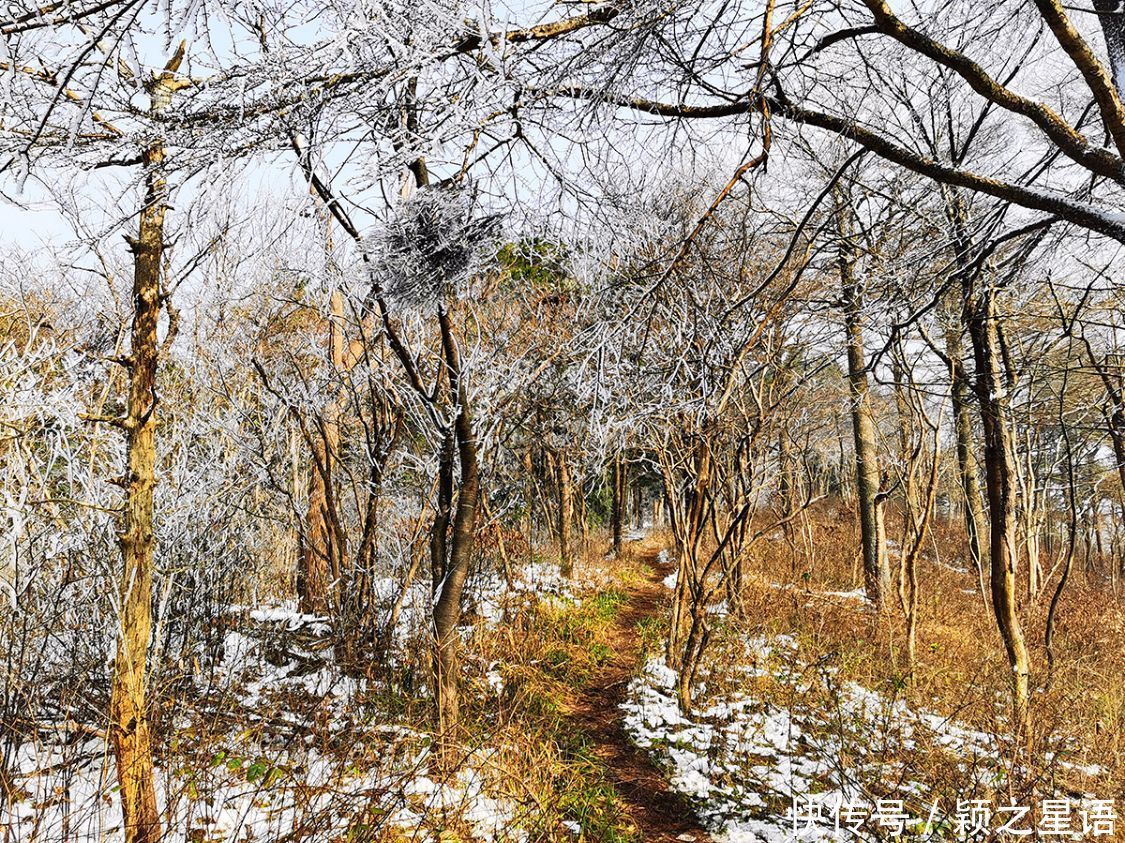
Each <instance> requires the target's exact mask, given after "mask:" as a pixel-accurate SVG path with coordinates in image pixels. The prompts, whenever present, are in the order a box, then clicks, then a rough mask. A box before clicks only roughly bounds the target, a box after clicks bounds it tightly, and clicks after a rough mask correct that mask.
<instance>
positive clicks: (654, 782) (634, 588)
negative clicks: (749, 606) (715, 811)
mask: <svg viewBox="0 0 1125 843" xmlns="http://www.w3.org/2000/svg"><path fill="white" fill-rule="evenodd" d="M639 561H640V562H641V563H642V565H643V566H645V568H644V569H645V570H648V571H650V572H651V573H650V575H649V576H648V577H647V578H644V579H641V580H638V581H636V582H634V583H633V584H631V585H630V586H629V587H628V588H627V589H625V593H626V595H627V601H626V602H625V604H624V605H623V606H622V607H621V610H620V611H619V612H618V614H617V616H616V620H615V623H614V626H613V627H612V628H611V629H610V630H609V637H608V639H607V641H606V643H607V644H608V645H609V646H610V648H611V650H612V653H613V657H612V658H611V659H610V660H608V661H607V662H606V663H605V664H604V665H603V666H602V667H601V669H600V670H599V671H598V672H597V673H596V674H595V675H594V676H593V677H591V681H590V682H589V683H588V684H586V685H585V687H583V689H582V692H581V694H580V696H579V698H578V699H577V701H576V703H575V705H574V708H573V711H572V712H571V715H570V716H571V718H572V719H573V721H574V723H575V725H577V726H578V727H580V728H581V729H582V730H583V731H584V732H585V733H586V734H587V735H588V736H589V737H590V740H591V741H592V742H593V744H594V748H595V753H596V754H597V756H598V757H599V758H600V759H601V760H602V761H603V762H604V763H605V765H606V767H607V768H608V769H609V774H610V778H611V780H612V781H613V784H614V786H615V787H616V789H617V792H618V793H619V794H620V796H621V799H622V802H623V803H624V804H625V807H626V808H627V810H628V812H629V815H630V817H631V818H632V820H633V822H634V823H635V824H636V826H637V828H638V829H639V831H640V833H641V839H642V840H643V841H645V843H671V841H680V843H688V841H694V843H710V840H711V838H710V836H709V835H708V833H707V831H706V829H705V828H704V827H703V825H702V824H701V823H700V821H699V818H698V817H697V816H696V814H695V811H694V810H693V809H692V807H691V805H690V804H689V803H688V802H687V800H686V799H685V798H684V797H683V796H681V795H680V794H679V793H676V792H675V791H673V790H672V789H671V788H670V787H669V786H668V780H667V778H666V777H665V775H664V773H663V772H662V771H661V770H660V769H659V768H658V767H657V766H656V765H655V764H654V763H653V762H652V761H651V760H650V759H649V757H648V755H647V754H646V753H645V751H644V750H642V749H638V748H637V747H636V746H634V745H633V743H632V742H631V741H630V740H629V736H628V734H626V732H625V727H624V715H623V713H622V710H621V704H622V703H623V702H624V701H625V695H626V693H627V691H628V687H629V680H630V679H631V678H632V676H633V674H634V672H635V671H636V666H637V662H638V660H639V659H640V655H641V640H640V634H639V625H640V624H641V623H642V622H643V621H644V620H645V619H647V618H652V617H656V616H658V615H659V614H660V613H661V612H663V611H665V610H666V608H667V604H668V596H669V592H668V590H667V589H666V588H664V586H663V585H662V584H661V581H662V580H663V579H664V577H666V576H667V575H668V574H669V573H671V571H672V569H673V566H672V565H671V564H670V563H667V562H663V561H661V558H660V555H659V551H658V550H657V549H647V551H646V552H645V553H644V554H643V555H642V556H641V558H640V560H639Z"/></svg>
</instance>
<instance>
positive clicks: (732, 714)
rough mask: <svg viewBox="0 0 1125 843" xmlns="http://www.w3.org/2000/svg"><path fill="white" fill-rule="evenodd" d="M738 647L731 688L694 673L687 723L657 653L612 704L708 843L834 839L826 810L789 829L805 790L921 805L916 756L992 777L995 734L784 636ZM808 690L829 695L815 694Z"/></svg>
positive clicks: (834, 799) (826, 798)
mask: <svg viewBox="0 0 1125 843" xmlns="http://www.w3.org/2000/svg"><path fill="white" fill-rule="evenodd" d="M743 643H744V649H745V657H744V658H740V659H738V660H737V661H738V664H737V666H736V667H734V668H733V673H734V674H735V676H734V678H735V679H736V680H737V681H734V682H731V683H730V686H731V687H733V688H734V689H735V690H732V691H729V692H726V693H715V694H711V695H708V694H707V693H706V686H707V680H708V679H710V678H712V677H709V676H707V675H704V676H703V680H704V681H703V682H702V683H700V688H699V693H698V694H697V697H698V699H697V701H696V706H697V710H696V711H695V712H694V713H693V714H692V716H690V717H685V716H684V715H683V714H681V713H680V710H679V706H678V704H677V698H676V676H675V672H674V671H672V670H670V669H669V668H667V667H666V666H665V665H664V663H663V661H662V660H661V659H659V658H654V659H652V660H650V661H649V662H648V663H647V665H646V667H645V670H644V672H643V674H642V675H641V676H640V677H639V678H637V679H635V680H634V681H633V682H632V684H631V686H630V689H629V694H628V698H627V701H626V702H625V703H624V704H623V705H622V708H623V709H624V712H625V727H626V729H627V731H628V732H629V734H630V736H631V737H632V738H633V740H634V741H635V742H636V744H637V745H638V746H641V747H644V748H646V749H648V750H649V751H650V752H651V753H652V754H653V755H654V756H655V757H656V758H657V759H658V761H659V762H660V763H661V764H662V765H664V766H665V767H666V768H667V769H668V771H669V775H670V782H671V785H672V787H673V788H674V789H676V790H677V791H679V792H681V793H683V794H685V795H686V796H688V797H689V798H690V799H691V801H692V802H693V804H694V805H695V806H696V808H697V810H698V812H699V814H700V817H701V819H703V821H704V823H705V824H706V825H707V826H708V827H709V828H710V829H711V830H712V831H713V837H714V839H715V841H716V843H763V842H764V843H782V841H792V840H794V839H796V838H797V837H800V838H801V839H802V840H804V839H809V838H810V837H817V838H833V837H838V836H839V834H840V832H839V830H838V829H837V828H835V827H834V826H833V821H832V819H831V817H830V816H829V814H828V812H827V811H825V817H824V821H823V822H813V823H812V826H814V827H815V828H811V829H808V830H806V829H804V825H805V823H804V822H802V823H801V824H800V827H801V832H800V833H795V832H794V813H793V812H794V800H795V799H797V800H798V804H802V803H801V800H804V799H806V798H807V797H808V796H809V795H811V794H815V795H816V799H817V801H818V802H820V803H821V804H833V803H835V804H840V803H843V804H851V805H855V806H862V807H863V808H864V809H865V810H866V811H871V810H872V809H873V808H874V806H875V800H876V799H881V798H897V799H902V800H907V801H908V803H913V804H914V805H916V806H917V805H924V804H929V802H930V801H932V797H931V796H930V795H929V788H928V786H927V784H925V783H922V782H919V781H916V780H914V779H913V778H912V776H911V772H910V770H908V769H907V768H906V767H905V766H904V764H903V762H902V761H901V759H902V758H903V757H906V756H908V755H909V754H910V753H911V752H914V751H915V750H918V751H920V752H937V753H945V754H946V756H947V762H948V764H949V765H953V767H954V768H956V769H959V770H962V771H967V770H969V769H972V770H975V771H979V773H980V774H983V775H985V776H990V775H992V776H999V775H1002V771H1001V770H1000V769H999V768H998V766H997V763H996V762H995V761H994V759H995V758H996V757H997V754H998V752H999V751H1000V747H999V746H998V745H997V741H996V739H995V738H994V737H993V736H991V735H988V734H985V733H983V732H980V731H976V730H974V729H971V728H968V727H966V726H964V725H961V724H959V723H956V722H954V721H952V720H951V719H949V718H946V717H942V716H940V715H937V714H934V713H931V712H926V711H915V710H912V709H911V708H909V707H908V706H907V705H906V703H905V702H904V701H902V700H892V699H888V698H887V697H885V696H883V695H882V694H880V693H877V692H876V691H873V690H870V689H868V688H865V687H863V686H861V685H859V684H857V683H855V682H850V681H839V680H838V677H836V676H835V669H834V668H831V667H824V666H822V665H807V664H804V663H802V660H801V658H800V654H799V652H798V647H797V643H796V641H794V639H792V638H791V637H789V636H785V635H777V636H774V637H772V638H764V637H758V638H753V639H748V640H746V641H744V642H743ZM739 675H740V676H741V677H742V678H741V679H738V676H739ZM728 678H729V677H728ZM759 681H761V682H767V683H771V682H772V683H777V684H776V686H775V687H777V688H781V689H783V691H785V693H783V695H782V696H781V697H780V698H781V699H785V700H788V704H787V705H778V704H777V702H776V701H777V700H778V699H779V697H777V696H773V697H772V701H771V695H770V694H768V693H761V692H758V693H756V692H755V690H754V688H755V683H756V682H759ZM716 684H717V683H716ZM814 685H817V686H818V688H819V690H821V691H824V690H826V688H825V685H827V690H828V692H829V693H828V694H827V695H823V694H822V695H819V696H818V695H817V694H816V693H814V691H816V690H817V689H814V687H813V686H814ZM744 689H745V690H744ZM1087 772H1090V771H1087ZM1094 772H1097V771H1096V770H1095V771H1094ZM953 807H954V806H952V805H946V806H944V809H945V810H948V811H952V810H953ZM845 832H847V830H846V829H845ZM845 836H847V834H846V833H845ZM850 839H857V838H856V836H855V835H851V837H850Z"/></svg>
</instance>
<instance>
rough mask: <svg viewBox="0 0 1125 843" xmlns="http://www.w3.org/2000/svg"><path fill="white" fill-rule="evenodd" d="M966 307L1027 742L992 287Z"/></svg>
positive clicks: (1026, 663)
mask: <svg viewBox="0 0 1125 843" xmlns="http://www.w3.org/2000/svg"><path fill="white" fill-rule="evenodd" d="M967 283H969V282H967ZM970 293H971V291H970ZM966 307H967V308H968V314H967V320H966V321H967V322H968V325H969V336H970V337H971V339H972V344H973V357H974V360H975V362H976V369H977V371H976V394H977V402H978V404H979V406H980V413H981V419H982V421H983V423H984V464H985V489H986V491H987V495H988V512H989V557H990V560H991V566H990V567H991V592H992V609H993V612H994V613H995V616H996V625H997V627H998V629H999V630H1000V637H1001V638H1002V640H1003V642H1004V650H1005V652H1006V653H1007V656H1008V663H1009V664H1010V666H1011V669H1012V701H1013V708H1014V719H1013V722H1014V724H1015V726H1016V734H1017V737H1019V736H1022V738H1023V739H1024V740H1025V741H1026V740H1027V739H1028V738H1029V727H1030V714H1029V710H1028V703H1029V684H1030V673H1031V667H1030V658H1029V656H1028V651H1027V645H1026V642H1025V640H1024V634H1023V628H1022V627H1021V625H1020V619H1019V611H1018V606H1017V604H1016V587H1015V581H1016V571H1015V552H1014V549H1015V529H1016V509H1015V488H1014V485H1013V483H1014V475H1015V469H1014V466H1013V460H1014V456H1013V452H1012V442H1011V431H1010V428H1009V420H1008V406H1007V405H1008V397H1007V389H1006V382H1005V380H1004V375H1003V371H1002V369H1001V360H1000V352H999V349H998V347H997V335H996V308H995V303H994V301H993V298H992V291H991V290H990V289H986V290H984V291H983V294H982V295H980V296H979V297H972V296H966Z"/></svg>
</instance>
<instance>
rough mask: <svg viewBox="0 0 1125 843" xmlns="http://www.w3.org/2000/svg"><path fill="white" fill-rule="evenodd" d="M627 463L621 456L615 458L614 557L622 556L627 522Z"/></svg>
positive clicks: (617, 455)
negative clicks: (625, 510) (622, 535)
mask: <svg viewBox="0 0 1125 843" xmlns="http://www.w3.org/2000/svg"><path fill="white" fill-rule="evenodd" d="M624 509H625V462H624V460H622V459H621V455H620V454H616V455H615V456H614V458H613V514H612V521H613V555H614V556H617V557H620V556H621V541H622V538H621V533H622V522H623V521H624V520H625V512H624Z"/></svg>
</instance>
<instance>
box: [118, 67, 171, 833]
mask: <svg viewBox="0 0 1125 843" xmlns="http://www.w3.org/2000/svg"><path fill="white" fill-rule="evenodd" d="M178 65H179V61H178V60H177V59H173V62H171V63H169V65H168V71H170V72H166V73H164V74H162V75H161V76H159V77H157V78H155V79H154V80H153V81H152V83H151V85H150V88H149V94H150V96H151V98H152V111H153V113H154V114H159V113H160V112H162V111H164V110H165V109H166V108H167V106H168V105H169V104H170V101H171V96H172V92H173V91H174V90H175V88H174V83H173V81H172V80H173V76H172V72H174V71H175V70H176V69H177V68H178ZM164 156H165V149H164V143H163V141H161V140H157V141H155V142H153V143H151V144H150V145H149V146H147V147H146V148H145V150H144V154H143V165H144V180H145V198H144V208H143V209H142V210H141V215H140V221H139V223H138V230H137V238H136V239H135V240H130V241H129V242H130V246H131V248H132V252H133V324H132V335H131V354H130V360H129V394H128V398H127V405H126V417H125V420H124V427H125V432H126V440H125V463H126V466H125V477H124V487H125V509H124V518H123V524H122V531H121V533H120V534H119V536H118V539H119V542H120V546H121V560H122V576H121V582H120V584H119V589H120V591H119V599H120V621H121V628H120V631H119V635H118V640H117V655H116V657H115V658H114V662H113V680H112V686H111V689H110V702H109V735H110V742H111V743H112V745H113V754H114V758H115V760H116V762H117V778H118V784H119V785H120V788H121V811H122V817H123V821H124V826H125V843H157V841H158V840H159V839H160V814H159V810H158V808H157V805H156V788H155V785H154V770H153V757H152V734H151V730H150V725H149V718H148V710H147V700H146V691H147V684H148V677H147V661H148V650H149V643H150V639H151V637H152V577H153V553H154V548H155V538H154V524H153V521H154V505H153V494H154V490H155V486H156V406H157V397H156V368H157V362H158V357H159V351H160V349H159V345H158V340H157V323H158V321H159V319H160V309H161V306H162V300H161V289H160V287H161V284H160V273H161V267H162V265H163V259H164V214H165V211H166V210H167V208H168V182H167V180H166V178H165V175H164Z"/></svg>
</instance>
